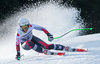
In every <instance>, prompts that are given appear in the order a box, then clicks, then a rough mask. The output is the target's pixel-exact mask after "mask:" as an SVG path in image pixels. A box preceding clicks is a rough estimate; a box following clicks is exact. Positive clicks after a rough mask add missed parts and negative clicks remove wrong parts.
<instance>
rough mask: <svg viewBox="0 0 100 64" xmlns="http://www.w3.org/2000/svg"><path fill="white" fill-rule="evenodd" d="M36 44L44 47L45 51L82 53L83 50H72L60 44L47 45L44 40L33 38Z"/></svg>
mask: <svg viewBox="0 0 100 64" xmlns="http://www.w3.org/2000/svg"><path fill="white" fill-rule="evenodd" d="M31 41H33V42H34V43H35V44H37V45H39V46H41V47H43V48H44V49H49V50H50V49H53V50H61V51H69V52H74V51H78V52H79V51H81V49H75V48H71V47H69V46H63V45H60V44H46V43H45V42H44V41H43V40H41V39H39V38H38V37H36V36H33V38H32V40H31Z"/></svg>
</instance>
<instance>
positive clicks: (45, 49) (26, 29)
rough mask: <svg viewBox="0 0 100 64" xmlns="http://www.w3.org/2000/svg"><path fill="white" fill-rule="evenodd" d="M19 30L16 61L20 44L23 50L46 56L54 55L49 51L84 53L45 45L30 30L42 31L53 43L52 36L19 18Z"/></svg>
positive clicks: (43, 29) (26, 20)
mask: <svg viewBox="0 0 100 64" xmlns="http://www.w3.org/2000/svg"><path fill="white" fill-rule="evenodd" d="M18 23H19V26H20V27H19V29H17V35H16V51H17V55H16V59H17V60H20V59H18V58H20V57H21V53H20V43H21V46H22V48H23V49H24V50H30V49H32V50H34V51H36V52H39V53H44V54H46V55H54V53H53V52H50V51H49V50H51V49H53V50H61V51H69V52H74V51H79V52H80V51H85V50H82V49H75V48H71V47H69V46H63V45H61V44H47V43H45V42H44V41H43V40H41V39H40V38H38V37H37V36H34V35H33V34H32V30H34V29H35V30H39V31H43V32H44V33H45V34H46V35H47V36H48V39H49V41H53V40H54V38H53V35H52V34H50V33H49V31H48V30H47V29H46V28H44V27H42V26H39V25H36V24H30V22H29V20H28V19H27V18H21V19H20V20H19V22H18Z"/></svg>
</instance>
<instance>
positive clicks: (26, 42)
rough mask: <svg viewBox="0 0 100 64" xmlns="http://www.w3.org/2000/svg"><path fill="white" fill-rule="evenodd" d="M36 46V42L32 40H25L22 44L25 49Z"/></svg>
mask: <svg viewBox="0 0 100 64" xmlns="http://www.w3.org/2000/svg"><path fill="white" fill-rule="evenodd" d="M33 47H34V43H33V42H32V41H31V40H28V41H25V42H24V43H23V44H22V48H23V49H25V50H30V49H32V48H33Z"/></svg>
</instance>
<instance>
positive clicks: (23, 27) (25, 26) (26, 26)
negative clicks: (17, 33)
mask: <svg viewBox="0 0 100 64" xmlns="http://www.w3.org/2000/svg"><path fill="white" fill-rule="evenodd" d="M28 27H29V25H24V26H21V28H22V29H25V28H28Z"/></svg>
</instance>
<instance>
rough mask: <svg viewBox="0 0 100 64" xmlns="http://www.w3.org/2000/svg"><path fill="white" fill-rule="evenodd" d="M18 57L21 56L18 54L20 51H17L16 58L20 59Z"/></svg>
mask: <svg viewBox="0 0 100 64" xmlns="http://www.w3.org/2000/svg"><path fill="white" fill-rule="evenodd" d="M20 58H21V56H20V52H19V51H17V55H16V59H17V60H20Z"/></svg>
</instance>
